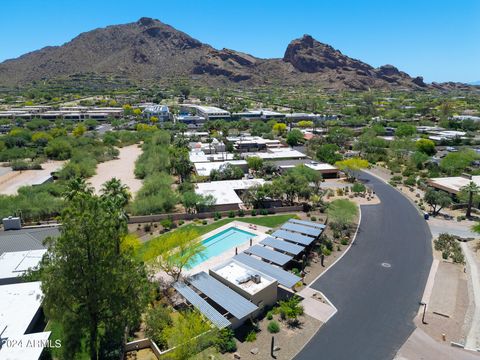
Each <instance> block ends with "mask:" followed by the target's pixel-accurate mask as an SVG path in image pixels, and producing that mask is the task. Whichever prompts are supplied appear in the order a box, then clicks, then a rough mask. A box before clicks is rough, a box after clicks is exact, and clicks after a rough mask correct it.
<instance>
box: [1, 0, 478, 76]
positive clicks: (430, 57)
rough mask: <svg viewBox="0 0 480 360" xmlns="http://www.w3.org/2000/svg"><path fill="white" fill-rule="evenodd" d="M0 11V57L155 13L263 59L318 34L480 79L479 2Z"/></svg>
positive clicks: (146, 3) (145, 0) (370, 53)
mask: <svg viewBox="0 0 480 360" xmlns="http://www.w3.org/2000/svg"><path fill="white" fill-rule="evenodd" d="M0 9H1V11H0V44H1V45H0V61H3V60H5V59H9V58H14V57H17V56H20V55H22V54H23V53H26V52H29V51H32V50H36V49H39V48H41V47H44V46H47V45H61V44H63V43H65V42H67V41H69V40H70V39H72V38H73V37H75V36H76V35H78V34H79V33H81V32H84V31H88V30H91V29H94V28H97V27H103V26H107V25H112V24H120V23H127V22H132V21H136V20H138V19H139V18H140V17H142V16H147V17H153V18H157V19H159V20H161V21H163V22H165V23H167V24H170V25H172V26H174V27H176V28H177V29H179V30H182V31H184V32H186V33H188V34H189V35H191V36H193V37H195V38H197V39H199V40H201V41H202V42H205V43H208V44H210V45H212V46H214V47H216V48H224V47H225V48H231V49H235V50H238V51H244V52H247V53H250V54H252V55H255V56H258V57H282V56H283V53H284V51H285V48H286V46H287V45H288V43H289V42H290V41H291V40H292V39H294V38H297V37H300V36H302V35H303V34H310V35H312V36H313V37H314V38H316V39H317V40H319V41H321V42H324V43H328V44H330V45H332V46H333V47H335V48H337V49H339V50H341V51H342V52H343V53H345V54H346V55H349V56H351V57H354V58H357V59H360V60H362V61H365V62H367V63H369V64H371V65H373V66H380V65H383V64H393V65H395V66H397V67H398V68H399V69H401V70H403V71H406V72H407V73H409V74H410V75H412V76H417V75H423V76H424V78H425V80H426V81H429V82H430V81H450V80H451V81H462V82H470V81H477V80H480V66H479V64H480V21H479V19H480V1H478V0H451V1H447V0H437V1H434V0H416V1H415V0H383V1H382V0H364V1H362V0H357V1H354V0H350V1H347V0H343V1H342V0H336V1H333V0H328V1H327V0H323V1H321V0H317V1H313V0H312V1H309V0H296V1H286V0H285V1H283V0H263V1H261V0H256V1H255V0H241V1H236V0H223V1H222V0H217V1H214V0H197V1H195V0H182V1H174V0H170V1H165V0H135V1H132V0H130V1H126V0H115V1H113V0H96V1H91V0H81V1H80V0H77V1H73V0H63V1H62V0H43V1H42V0H2V1H1V3H0Z"/></svg>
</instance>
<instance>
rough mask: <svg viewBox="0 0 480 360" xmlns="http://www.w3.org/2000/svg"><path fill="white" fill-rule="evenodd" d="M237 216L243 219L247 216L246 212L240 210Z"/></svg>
mask: <svg viewBox="0 0 480 360" xmlns="http://www.w3.org/2000/svg"><path fill="white" fill-rule="evenodd" d="M237 214H238V216H240V217H243V216H245V211H243V210H242V209H240V210H238V212H237Z"/></svg>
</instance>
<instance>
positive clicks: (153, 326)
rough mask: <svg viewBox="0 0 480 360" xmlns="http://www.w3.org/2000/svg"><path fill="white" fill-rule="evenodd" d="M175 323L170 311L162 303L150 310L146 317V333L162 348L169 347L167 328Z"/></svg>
mask: <svg viewBox="0 0 480 360" xmlns="http://www.w3.org/2000/svg"><path fill="white" fill-rule="evenodd" d="M172 325H173V321H172V318H171V317H170V311H169V309H168V308H166V307H165V306H162V305H161V304H159V305H157V306H155V307H153V308H151V309H149V310H148V312H147V315H146V317H145V335H147V336H148V337H149V338H150V339H153V341H155V344H157V345H158V346H159V347H160V349H165V348H167V347H168V343H167V339H166V336H165V330H166V329H168V328H169V327H171V326H172Z"/></svg>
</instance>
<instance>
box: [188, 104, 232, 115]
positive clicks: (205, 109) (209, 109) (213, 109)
mask: <svg viewBox="0 0 480 360" xmlns="http://www.w3.org/2000/svg"><path fill="white" fill-rule="evenodd" d="M181 106H182V107H186V108H192V109H197V110H199V111H201V112H203V113H206V114H218V113H222V114H226V115H230V113H229V112H228V111H227V110H224V109H220V108H218V107H215V106H204V105H195V104H182V105H181Z"/></svg>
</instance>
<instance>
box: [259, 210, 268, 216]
mask: <svg viewBox="0 0 480 360" xmlns="http://www.w3.org/2000/svg"><path fill="white" fill-rule="evenodd" d="M260 215H268V210H267V209H261V210H260Z"/></svg>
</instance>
